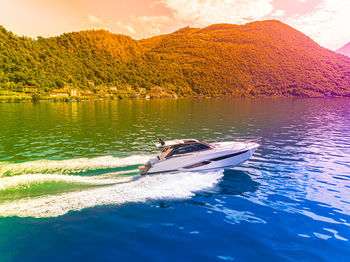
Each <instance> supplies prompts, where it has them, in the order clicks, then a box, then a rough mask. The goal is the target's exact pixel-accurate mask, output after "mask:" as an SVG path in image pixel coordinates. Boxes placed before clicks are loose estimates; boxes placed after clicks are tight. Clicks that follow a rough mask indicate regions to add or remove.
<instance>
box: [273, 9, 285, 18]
mask: <svg viewBox="0 0 350 262" xmlns="http://www.w3.org/2000/svg"><path fill="white" fill-rule="evenodd" d="M285 13H286V11H285V10H281V9H277V10H275V12H273V13H272V14H271V16H274V17H281V16H284V14H285Z"/></svg>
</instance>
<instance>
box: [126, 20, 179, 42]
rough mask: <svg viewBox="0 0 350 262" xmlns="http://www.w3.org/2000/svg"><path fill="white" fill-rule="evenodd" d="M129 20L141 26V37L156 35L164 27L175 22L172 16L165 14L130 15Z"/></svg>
mask: <svg viewBox="0 0 350 262" xmlns="http://www.w3.org/2000/svg"><path fill="white" fill-rule="evenodd" d="M131 20H132V21H133V23H134V24H135V25H136V26H137V27H138V28H142V33H141V34H140V36H141V37H148V36H154V35H158V34H160V33H162V29H163V28H164V27H166V26H168V25H170V24H172V23H174V22H175V21H174V18H173V17H171V16H165V15H159V16H137V17H136V16H132V17H131Z"/></svg>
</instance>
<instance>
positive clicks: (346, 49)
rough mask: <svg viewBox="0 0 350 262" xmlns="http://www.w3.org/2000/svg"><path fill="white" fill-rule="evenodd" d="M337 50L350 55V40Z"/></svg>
mask: <svg viewBox="0 0 350 262" xmlns="http://www.w3.org/2000/svg"><path fill="white" fill-rule="evenodd" d="M336 52H337V53H339V54H342V55H346V56H348V57H350V42H349V43H347V44H346V45H344V46H343V47H341V48H339V49H338V50H337V51H336Z"/></svg>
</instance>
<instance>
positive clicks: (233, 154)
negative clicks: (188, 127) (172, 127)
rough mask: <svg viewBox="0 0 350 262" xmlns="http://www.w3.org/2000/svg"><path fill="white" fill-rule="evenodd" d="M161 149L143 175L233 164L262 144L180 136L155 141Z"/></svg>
mask: <svg viewBox="0 0 350 262" xmlns="http://www.w3.org/2000/svg"><path fill="white" fill-rule="evenodd" d="M152 144H154V145H155V146H156V147H157V148H161V149H162V151H161V152H160V153H159V154H158V155H156V157H154V158H151V159H150V160H149V161H148V162H147V163H146V164H145V165H143V166H139V170H140V173H141V175H151V174H160V173H178V172H188V171H191V172H197V171H212V170H217V169H225V168H231V167H234V166H237V165H239V164H240V163H242V162H244V161H246V160H247V159H248V158H249V157H251V156H252V155H253V153H254V152H255V150H256V149H257V148H258V147H259V144H257V143H255V142H251V141H246V142H218V143H210V144H209V143H204V142H200V141H198V140H196V139H180V140H169V141H163V140H162V139H159V142H158V143H153V142H152Z"/></svg>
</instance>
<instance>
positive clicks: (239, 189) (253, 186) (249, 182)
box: [159, 169, 260, 208]
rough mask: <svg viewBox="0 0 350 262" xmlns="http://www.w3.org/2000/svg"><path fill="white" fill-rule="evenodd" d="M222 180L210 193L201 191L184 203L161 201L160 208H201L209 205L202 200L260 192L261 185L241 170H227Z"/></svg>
mask: <svg viewBox="0 0 350 262" xmlns="http://www.w3.org/2000/svg"><path fill="white" fill-rule="evenodd" d="M223 175H224V176H223V177H222V180H221V181H220V182H219V183H218V184H217V185H216V186H215V188H213V190H211V191H209V192H205V191H201V192H198V193H196V195H195V197H193V198H191V199H188V200H184V201H181V202H179V201H171V202H169V201H160V202H159V207H161V208H168V207H171V206H172V205H173V204H177V203H182V204H193V205H199V206H205V205H207V204H206V202H205V201H201V198H203V197H204V198H206V199H208V198H213V197H215V196H218V195H222V196H238V195H239V196H244V194H245V193H253V192H255V191H256V190H258V188H259V185H260V183H258V182H256V181H254V180H253V179H252V178H251V177H250V175H249V173H248V172H245V171H241V170H233V169H225V171H224V174H223Z"/></svg>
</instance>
